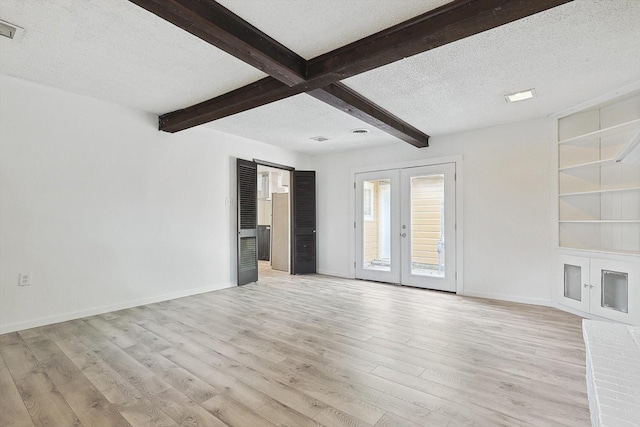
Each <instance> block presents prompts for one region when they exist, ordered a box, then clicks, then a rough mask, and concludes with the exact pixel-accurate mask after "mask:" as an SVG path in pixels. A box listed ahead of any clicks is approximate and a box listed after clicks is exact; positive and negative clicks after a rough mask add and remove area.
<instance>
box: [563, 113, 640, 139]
mask: <svg viewBox="0 0 640 427" xmlns="http://www.w3.org/2000/svg"><path fill="white" fill-rule="evenodd" d="M635 129H640V119H637V120H632V121H630V122H626V123H622V124H619V125H616V126H611V127H608V128H604V129H600V130H597V131H595V132H589V133H585V134H583V135H578V136H574V137H573V138H568V139H564V140H562V141H558V144H569V143H576V142H583V141H589V140H592V139H595V138H602V137H605V136H613V135H618V134H620V133H625V132H629V131H632V130H635Z"/></svg>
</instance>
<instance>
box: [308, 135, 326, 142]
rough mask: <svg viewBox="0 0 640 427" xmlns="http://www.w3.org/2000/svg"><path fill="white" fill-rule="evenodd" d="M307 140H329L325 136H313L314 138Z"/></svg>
mask: <svg viewBox="0 0 640 427" xmlns="http://www.w3.org/2000/svg"><path fill="white" fill-rule="evenodd" d="M309 139H313V140H314V141H318V142H322V141H328V140H329V138H327V137H326V136H314V137H311V138H309Z"/></svg>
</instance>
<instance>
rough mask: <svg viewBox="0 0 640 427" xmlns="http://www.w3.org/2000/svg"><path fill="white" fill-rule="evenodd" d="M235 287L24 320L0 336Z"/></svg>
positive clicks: (1, 331)
mask: <svg viewBox="0 0 640 427" xmlns="http://www.w3.org/2000/svg"><path fill="white" fill-rule="evenodd" d="M233 286H236V284H235V283H217V284H215V285H211V286H204V287H201V288H196V289H188V290H182V291H177V292H169V293H166V294H162V295H156V296H153V297H147V298H140V299H137V300H133V301H123V302H120V303H117V304H110V305H103V306H100V307H91V308H87V309H84V310H78V311H73V312H70V313H63V314H56V315H54V316H46V317H41V318H38V319H32V320H26V321H22V322H15V323H9V324H6V325H0V335H1V334H7V333H9V332H16V331H23V330H25V329H31V328H37V327H39V326H46V325H51V324H53V323H60V322H66V321H68V320H75V319H80V318H83V317H87V316H95V315H97V314H103V313H109V312H111V311H118V310H124V309H126V308H131V307H138V306H141V305H146V304H153V303H156V302H161V301H167V300H172V299H176V298H182V297H188V296H191V295H197V294H203V293H205V292H212V291H219V290H221V289H227V288H231V287H233Z"/></svg>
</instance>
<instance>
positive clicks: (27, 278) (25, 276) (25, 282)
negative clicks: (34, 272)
mask: <svg viewBox="0 0 640 427" xmlns="http://www.w3.org/2000/svg"><path fill="white" fill-rule="evenodd" d="M18 285H19V286H31V273H20V281H19V282H18Z"/></svg>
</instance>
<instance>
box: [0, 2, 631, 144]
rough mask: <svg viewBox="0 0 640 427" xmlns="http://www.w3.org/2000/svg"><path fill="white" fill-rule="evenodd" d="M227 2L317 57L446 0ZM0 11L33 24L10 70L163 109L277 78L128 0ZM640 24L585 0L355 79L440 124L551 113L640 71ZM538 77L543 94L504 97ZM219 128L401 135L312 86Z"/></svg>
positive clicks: (268, 135)
mask: <svg viewBox="0 0 640 427" xmlns="http://www.w3.org/2000/svg"><path fill="white" fill-rule="evenodd" d="M220 3H222V4H223V5H224V6H226V7H228V8H229V9H231V10H232V11H233V12H235V13H237V14H238V15H240V16H241V17H243V18H244V19H245V20H247V21H249V22H250V23H252V24H253V25H255V26H256V27H258V28H260V29H261V30H262V31H264V32H265V33H267V34H269V35H270V36H272V37H273V38H275V39H276V40H278V41H279V42H281V43H283V44H284V45H286V46H287V47H289V48H291V49H293V50H294V51H295V52H297V53H298V54H300V55H302V56H304V57H306V58H311V57H314V56H317V55H319V54H321V53H324V52H327V51H329V50H331V49H334V48H336V47H338V46H341V45H344V44H346V43H349V42H352V41H354V40H357V39H359V38H362V37H364V36H367V35H369V34H372V33H374V32H376V31H378V30H380V29H383V28H386V27H389V26H391V25H393V24H396V23H398V22H401V21H404V20H406V19H408V18H411V17H412V16H415V15H418V14H420V13H422V12H424V11H427V10H430V9H433V8H435V7H438V6H440V5H442V4H444V3H446V1H443V0H430V1H428V0H423V1H417V0H415V1H414V0H340V1H338V0H323V1H317V0H260V1H256V0H220ZM0 19H3V20H6V21H9V22H12V23H15V24H16V25H19V26H21V27H24V28H25V32H24V36H23V37H22V39H21V40H19V41H10V40H8V39H5V38H2V37H0V73H3V74H9V75H12V76H16V77H19V78H23V79H26V80H31V81H35V82H38V83H42V84H45V85H50V86H54V87H58V88H61V89H64V90H68V91H71V92H75V93H79V94H82V95H87V96H91V97H95V98H100V99H105V100H109V101H113V102H116V103H119V104H123V105H127V106H131V107H134V108H139V109H142V110H144V111H147V112H151V113H155V114H160V113H165V112H169V111H173V110H175V109H178V108H183V107H186V106H189V105H192V104H195V103H197V102H200V101H202V100H205V99H209V98H211V97H213V96H216V95H219V94H222V93H225V92H227V91H229V90H232V89H234V88H237V87H240V86H243V85H245V84H247V83H250V82H252V81H255V80H258V79H260V78H262V77H263V76H264V74H262V73H261V72H259V71H257V70H255V69H253V68H252V67H250V66H248V65H246V64H244V63H242V62H241V61H239V60H237V59H235V58H233V57H230V56H229V55H227V54H226V53H224V52H222V51H220V50H218V49H216V48H214V47H212V46H210V45H208V44H206V43H205V42H203V41H201V40H200V39H198V38H196V37H193V36H191V35H189V34H187V33H186V32H184V31H183V30H180V29H179V28H176V27H174V26H173V25H171V24H169V23H167V22H165V21H163V20H161V19H160V18H158V17H156V16H155V15H152V14H150V13H149V12H147V11H145V10H143V9H141V8H139V7H137V6H135V5H133V4H132V3H130V2H128V1H126V0H108V1H104V0H47V1H36V0H1V2H0ZM638 22H640V0H615V1H612V0H576V1H574V2H572V3H569V4H566V5H563V6H560V7H557V8H554V9H552V10H550V11H547V12H543V13H541V14H538V15H535V16H532V17H529V18H526V19H523V20H521V21H518V22H515V23H512V24H509V25H506V26H502V27H499V28H496V29H493V30H490V31H487V32H485V33H482V34H479V35H476V36H474V37H471V38H468V39H464V40H462V41H459V42H456V43H452V44H450V45H447V46H444V47H441V48H438V49H435V50H432V51H429V52H426V53H424V54H420V55H417V56H414V57H411V58H408V59H405V60H403V61H399V62H396V63H394V64H390V65H387V66H384V67H381V68H379V69H377V70H373V71H370V72H368V73H365V74H362V75H359V76H355V77H352V78H350V79H348V80H346V81H345V83H346V84H347V85H349V86H350V87H352V88H354V89H356V90H357V91H359V92H360V93H361V94H363V95H364V96H366V97H368V98H370V99H371V100H373V101H374V102H377V103H378V104H380V105H381V106H382V107H384V108H386V109H387V110H389V111H391V112H392V113H393V114H395V115H396V116H399V117H400V118H402V119H403V120H405V121H407V122H409V123H410V124H412V125H413V126H415V127H418V128H419V129H421V130H422V131H424V132H426V133H429V134H431V135H440V134H445V133H450V132H456V131H461V130H466V129H473V128H478V127H485V126H489V125H494V124H499V123H506V122H512V121H516V120H524V119H528V118H533V117H541V116H545V115H548V114H551V113H553V112H556V111H559V110H562V109H564V108H566V107H569V106H572V105H574V104H577V103H580V102H583V101H585V100H588V99H590V98H593V97H596V96H599V95H602V94H604V93H607V92H609V91H612V90H614V89H617V88H619V87H622V86H624V85H626V84H629V83H631V82H634V81H637V80H640V42H638V40H640V26H639V25H638ZM532 87H533V88H535V89H536V93H537V97H536V98H535V99H533V100H530V101H525V102H522V103H517V104H507V103H505V101H504V98H503V95H504V94H506V93H510V92H514V91H517V90H521V89H528V88H532ZM206 126H209V127H211V128H213V129H217V130H221V131H224V132H228V133H232V134H237V135H240V136H244V137H249V138H252V139H257V140H261V141H264V142H268V143H271V144H274V145H278V146H281V147H286V148H290V149H293V150H298V151H302V152H308V153H316V152H324V151H335V150H344V149H349V148H357V147H366V146H371V145H377V144H387V143H397V142H398V141H399V140H397V139H395V138H393V137H390V136H388V135H386V134H384V133H382V132H380V131H377V130H375V129H372V128H371V127H370V126H366V125H364V124H363V123H362V122H360V121H358V120H356V119H354V118H352V117H350V116H347V115H345V114H343V113H342V112H340V111H338V110H336V109H333V108H332V107H329V106H327V105H325V104H323V103H321V102H320V101H317V100H315V99H313V98H310V97H309V96H307V95H299V96H296V97H293V98H289V99H286V100H283V101H280V102H276V103H273V104H269V105H267V106H264V107H260V108H258V109H254V110H251V111H248V112H244V113H241V114H238V115H236V116H231V117H227V118H224V119H222V120H219V121H217V122H213V123H210V124H208V125H206ZM357 127H367V128H369V129H371V130H372V131H371V133H369V134H368V135H359V136H356V135H352V134H350V132H349V131H350V130H351V129H353V128H357ZM320 135H322V136H327V137H329V138H330V140H329V141H326V142H324V143H321V142H316V141H312V140H310V139H309V138H310V137H314V136H320Z"/></svg>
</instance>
